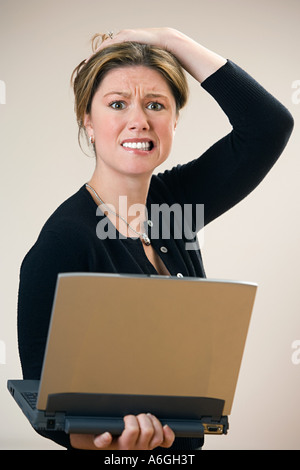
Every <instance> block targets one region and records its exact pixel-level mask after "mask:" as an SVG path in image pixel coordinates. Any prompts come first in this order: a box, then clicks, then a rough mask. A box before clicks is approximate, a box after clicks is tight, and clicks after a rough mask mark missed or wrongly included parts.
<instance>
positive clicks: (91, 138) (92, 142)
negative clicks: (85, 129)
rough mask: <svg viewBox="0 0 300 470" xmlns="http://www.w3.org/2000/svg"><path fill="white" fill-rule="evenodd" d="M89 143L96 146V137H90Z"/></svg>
mask: <svg viewBox="0 0 300 470" xmlns="http://www.w3.org/2000/svg"><path fill="white" fill-rule="evenodd" d="M89 143H90V145H94V143H95V137H94V136H92V135H90V136H89Z"/></svg>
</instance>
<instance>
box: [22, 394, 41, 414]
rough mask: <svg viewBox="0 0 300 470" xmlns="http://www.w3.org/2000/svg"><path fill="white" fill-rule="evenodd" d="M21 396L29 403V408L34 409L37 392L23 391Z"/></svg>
mask: <svg viewBox="0 0 300 470" xmlns="http://www.w3.org/2000/svg"><path fill="white" fill-rule="evenodd" d="M22 395H23V397H24V398H25V400H26V401H27V403H29V405H30V406H31V408H32V409H33V410H34V409H35V408H36V402H37V396H38V394H37V392H24V393H22Z"/></svg>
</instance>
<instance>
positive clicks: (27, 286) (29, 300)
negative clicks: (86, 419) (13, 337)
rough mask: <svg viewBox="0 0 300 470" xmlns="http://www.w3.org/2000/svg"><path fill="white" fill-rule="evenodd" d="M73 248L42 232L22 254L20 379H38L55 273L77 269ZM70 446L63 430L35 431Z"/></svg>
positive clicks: (78, 267) (76, 259)
mask: <svg viewBox="0 0 300 470" xmlns="http://www.w3.org/2000/svg"><path fill="white" fill-rule="evenodd" d="M80 267H81V266H80V264H79V257H78V256H76V251H75V250H74V247H71V246H68V245H67V244H66V243H65V242H63V241H62V240H61V239H60V237H59V236H58V235H57V234H56V233H54V232H46V233H44V232H43V234H42V235H41V236H40V237H39V240H38V241H37V243H35V245H34V246H33V247H32V249H31V250H30V251H29V253H28V254H27V255H26V256H25V258H24V260H23V263H22V266H21V270H20V283H19V294H18V343H19V344H18V345H19V354H20V360H21V366H22V372H23V378H24V379H39V378H40V375H41V369H42V364H43V359H44V351H45V345H46V340H47V335H48V327H49V321H50V316H51V312H52V303H53V298H54V292H55V286H56V280H57V275H58V273H63V272H72V271H78V270H80ZM39 434H41V435H42V436H43V437H47V438H49V439H51V440H53V441H54V442H56V443H57V444H59V445H61V446H63V447H67V448H70V439H69V436H68V435H67V434H66V433H64V432H52V433H51V432H47V433H46V432H45V433H42V432H39Z"/></svg>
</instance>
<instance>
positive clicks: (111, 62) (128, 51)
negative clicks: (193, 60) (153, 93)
mask: <svg viewBox="0 0 300 470" xmlns="http://www.w3.org/2000/svg"><path fill="white" fill-rule="evenodd" d="M99 38H102V35H99V34H98V35H95V36H94V38H93V39H92V46H93V51H94V52H95V50H96V49H97V46H98V43H99ZM135 65H143V66H146V67H150V68H151V69H154V70H156V71H158V72H159V73H161V74H162V76H163V77H164V78H165V80H166V82H167V83H168V85H169V86H170V89H171V91H172V93H173V96H174V98H175V103H176V110H177V112H178V111H179V110H180V109H181V108H182V107H183V106H184V105H185V104H186V102H187V98H188V84H187V80H186V76H185V73H184V70H183V68H182V66H181V65H180V63H179V62H178V60H177V59H176V57H175V56H174V55H173V54H171V53H170V52H167V51H165V50H163V49H160V48H158V47H155V46H151V45H147V44H139V43H136V42H123V43H117V44H112V45H110V46H107V47H105V48H103V49H101V50H100V51H98V52H95V53H94V55H93V56H92V57H91V58H90V59H89V60H88V61H82V62H81V63H80V64H79V65H78V66H77V67H76V68H75V70H74V71H73V74H72V78H71V83H72V86H73V90H74V94H75V112H76V116H77V123H78V126H79V136H80V133H81V131H83V130H84V115H85V114H89V113H90V111H91V104H92V99H93V97H94V94H95V93H96V91H97V89H98V87H99V85H100V83H101V81H102V80H103V78H104V76H105V75H106V74H107V73H108V72H109V71H110V70H112V69H114V68H117V67H126V66H135Z"/></svg>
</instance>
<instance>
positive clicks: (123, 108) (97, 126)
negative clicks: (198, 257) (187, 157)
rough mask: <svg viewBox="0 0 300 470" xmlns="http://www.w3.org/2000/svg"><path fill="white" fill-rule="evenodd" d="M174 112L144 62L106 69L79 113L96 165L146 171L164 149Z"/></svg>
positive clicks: (162, 84) (165, 90) (170, 137)
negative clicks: (86, 108)
mask: <svg viewBox="0 0 300 470" xmlns="http://www.w3.org/2000/svg"><path fill="white" fill-rule="evenodd" d="M177 117H178V116H177V112H176V103H175V99H174V96H173V94H172V91H171V89H170V88H169V85H168V83H167V82H166V80H165V79H164V78H163V76H162V75H161V74H160V73H159V72H157V71H156V70H153V69H151V68H148V67H145V66H128V67H120V68H116V69H113V70H111V71H109V72H108V73H107V74H106V75H105V77H104V79H103V80H102V82H101V84H100V86H99V88H98V90H97V91H96V93H95V95H94V97H93V100H92V106H91V112H90V114H89V115H86V116H85V127H86V130H87V132H88V135H89V136H93V137H94V139H95V148H96V155H97V166H99V167H100V168H102V169H106V170H112V171H114V172H116V171H117V172H119V173H122V174H124V175H142V174H143V175H145V174H147V175H150V174H152V172H153V170H154V169H155V168H156V167H157V166H158V165H160V164H161V163H163V162H164V161H165V160H166V158H167V157H168V155H169V153H170V150H171V146H172V142H173V137H174V131H175V127H176V123H177Z"/></svg>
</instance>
